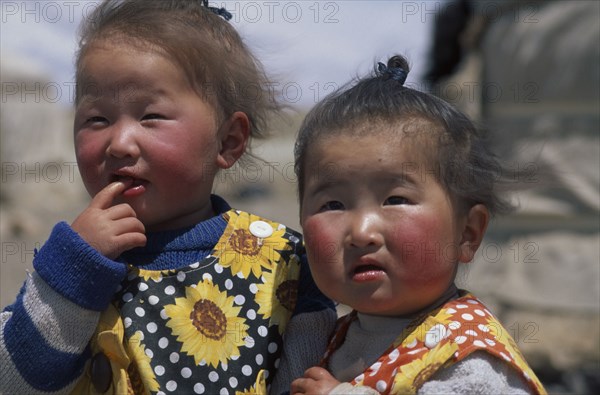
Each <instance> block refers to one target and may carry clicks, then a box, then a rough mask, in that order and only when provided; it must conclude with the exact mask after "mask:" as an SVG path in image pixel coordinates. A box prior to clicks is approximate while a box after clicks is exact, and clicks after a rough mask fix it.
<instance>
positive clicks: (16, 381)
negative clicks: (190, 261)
mask: <svg viewBox="0 0 600 395" xmlns="http://www.w3.org/2000/svg"><path fill="white" fill-rule="evenodd" d="M33 266H34V268H35V269H36V272H35V273H33V275H31V276H28V277H27V279H26V281H25V284H24V285H23V288H22V289H21V291H20V293H19V295H18V296H17V299H16V301H15V303H13V304H12V305H11V306H8V307H7V308H6V309H4V311H3V312H2V331H1V333H0V359H1V361H0V362H1V364H2V369H1V370H2V375H1V376H2V377H0V392H3V393H36V392H38V391H42V392H54V391H59V392H63V391H65V390H67V392H68V388H70V387H72V386H73V385H74V383H75V382H76V381H77V379H78V378H79V377H80V376H81V374H82V373H83V367H84V364H85V362H86V361H87V360H88V359H89V357H90V351H89V341H90V338H91V336H92V335H93V333H94V331H95V328H96V325H97V322H98V318H99V316H100V312H101V311H103V310H105V309H106V308H107V307H108V304H109V303H110V301H111V299H112V297H113V294H114V292H115V291H116V289H117V287H118V285H119V283H120V282H121V280H122V279H123V278H124V276H125V275H126V271H127V269H126V266H125V265H124V264H122V263H118V262H114V261H112V260H110V259H107V258H106V257H104V256H102V255H101V254H100V253H98V252H97V251H96V250H95V249H93V248H92V247H91V246H90V245H88V244H87V243H86V242H85V241H84V240H83V239H82V238H81V237H80V236H79V235H78V234H77V233H76V232H75V231H73V230H72V229H71V227H70V226H69V225H67V224H66V223H64V222H61V223H59V224H57V225H56V226H55V227H54V229H53V230H52V233H51V234H50V237H49V239H48V241H47V242H46V243H45V244H44V246H43V247H42V248H41V249H40V251H39V252H38V253H37V254H36V255H35V257H34V261H33Z"/></svg>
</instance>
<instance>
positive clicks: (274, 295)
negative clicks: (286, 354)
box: [256, 255, 300, 334]
mask: <svg viewBox="0 0 600 395" xmlns="http://www.w3.org/2000/svg"><path fill="white" fill-rule="evenodd" d="M299 273H300V263H299V261H298V256H295V255H293V256H292V257H291V258H290V260H289V262H288V263H287V264H279V265H278V266H277V267H275V269H274V270H273V271H272V272H268V271H264V272H263V279H264V283H263V284H261V285H259V286H258V292H257V293H256V302H257V303H258V304H259V306H260V309H259V310H258V314H261V315H263V316H264V317H265V318H270V320H269V323H270V324H271V325H277V326H278V330H279V333H280V334H283V331H284V330H285V327H286V324H287V322H288V320H289V318H290V316H291V315H292V312H293V311H294V308H295V307H296V300H297V297H298V275H299Z"/></svg>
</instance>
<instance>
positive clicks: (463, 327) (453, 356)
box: [321, 291, 546, 394]
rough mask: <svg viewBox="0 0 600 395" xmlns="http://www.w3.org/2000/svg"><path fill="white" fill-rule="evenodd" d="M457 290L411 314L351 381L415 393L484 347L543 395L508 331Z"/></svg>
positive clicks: (339, 334)
mask: <svg viewBox="0 0 600 395" xmlns="http://www.w3.org/2000/svg"><path fill="white" fill-rule="evenodd" d="M461 294H462V295H463V296H462V297H460V298H458V299H456V300H452V301H450V302H448V303H446V304H445V305H443V306H442V307H440V308H439V309H437V310H435V311H432V312H431V313H429V314H426V315H423V316H420V317H418V318H416V319H415V320H414V321H413V322H412V323H411V324H409V325H408V327H407V328H406V329H405V330H404V331H403V333H402V334H401V335H400V336H399V337H398V338H397V339H396V340H395V341H394V343H393V344H392V345H391V346H390V347H389V348H388V349H387V350H386V352H385V353H384V354H383V355H382V356H381V357H380V358H379V359H378V360H377V361H376V362H375V363H374V364H373V365H371V366H370V367H369V368H368V369H367V370H366V371H364V372H363V373H362V374H360V375H359V376H358V377H356V378H355V379H354V380H353V381H352V382H351V384H353V385H356V386H369V387H371V388H373V389H376V390H377V391H379V392H380V393H381V394H406V393H416V391H417V390H418V389H419V388H420V387H421V385H423V383H425V382H426V381H428V380H429V379H430V378H431V377H432V376H433V374H434V373H435V372H437V371H438V370H439V369H441V368H446V367H448V366H450V365H452V364H455V363H457V362H459V361H461V360H463V359H464V358H466V357H467V356H469V355H470V354H471V353H473V352H475V351H485V352H487V353H489V354H491V355H493V356H495V357H497V358H500V359H502V360H504V361H505V362H506V363H508V364H509V365H510V366H512V367H513V368H514V369H515V370H516V371H518V372H519V373H520V374H521V375H522V377H523V378H524V379H525V381H526V382H527V383H528V384H529V387H530V389H531V391H532V392H533V393H537V394H545V393H546V391H545V390H544V387H543V386H542V384H541V383H540V381H539V380H538V378H537V377H536V375H535V374H534V373H533V371H532V370H531V368H530V367H529V365H527V362H526V361H525V359H524V358H523V355H522V354H521V352H520V351H519V349H518V347H517V345H516V343H515V341H514V340H513V338H512V337H511V336H510V334H509V333H508V331H507V330H506V329H505V328H504V327H503V326H502V325H501V324H500V322H499V321H498V320H497V319H496V318H495V317H494V316H493V315H492V313H490V312H489V310H488V309H487V308H486V307H485V306H484V305H483V303H481V302H480V301H479V300H478V299H477V298H475V297H474V296H473V295H471V294H469V293H466V292H465V291H461ZM355 318H356V312H355V311H353V312H352V313H350V314H348V315H346V316H344V317H342V318H340V319H339V320H338V327H337V331H336V333H335V334H334V336H333V337H332V339H331V341H330V344H329V347H328V349H327V352H326V353H325V356H324V357H323V360H322V361H321V366H327V361H328V359H329V357H330V355H331V354H332V353H333V351H335V350H337V349H338V348H339V347H340V346H341V344H342V343H343V341H344V339H345V337H346V332H347V331H348V328H349V326H350V324H351V323H352V321H353V320H354V319H355Z"/></svg>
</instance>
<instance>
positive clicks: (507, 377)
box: [291, 56, 544, 394]
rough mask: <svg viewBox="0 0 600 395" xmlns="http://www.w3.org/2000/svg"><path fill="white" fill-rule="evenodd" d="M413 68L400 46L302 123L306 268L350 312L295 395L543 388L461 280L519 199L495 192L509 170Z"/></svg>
mask: <svg viewBox="0 0 600 395" xmlns="http://www.w3.org/2000/svg"><path fill="white" fill-rule="evenodd" d="M407 74H408V64H407V62H406V60H405V59H404V58H402V57H400V56H394V57H392V58H391V59H390V60H389V61H388V63H387V65H385V64H383V63H379V65H378V68H377V70H376V73H375V75H373V76H372V77H368V78H364V79H362V80H359V81H358V82H356V84H354V85H353V86H351V87H349V88H345V89H342V90H340V91H338V92H337V93H334V94H332V95H331V96H329V97H327V98H325V99H324V100H323V101H322V102H321V103H319V104H318V105H317V106H316V107H315V108H314V109H313V110H311V112H310V113H309V114H308V115H307V117H306V119H305V121H304V123H303V124H302V126H301V129H300V133H299V136H298V139H297V142H296V150H295V159H296V173H297V176H298V182H299V197H300V202H301V225H302V228H303V230H304V235H305V242H306V250H307V255H308V260H309V264H310V267H311V270H312V273H313V276H314V279H315V282H316V283H317V285H318V286H319V288H320V289H321V290H322V291H323V293H325V295H327V296H329V297H330V298H332V299H333V300H335V301H338V302H340V303H343V304H346V305H348V306H350V307H351V308H352V309H353V310H352V312H351V313H350V314H348V315H346V316H344V317H342V318H340V320H339V321H338V325H337V328H336V330H335V332H334V334H333V336H332V338H331V341H330V344H329V346H328V350H327V352H326V353H325V355H324V358H323V360H322V361H321V363H320V365H319V366H315V367H312V368H311V369H308V370H307V371H306V372H305V374H304V375H303V377H301V378H299V379H297V380H295V381H294V382H293V383H292V387H291V388H292V393H294V394H300V393H311V394H406V393H418V394H429V393H435V394H493V393H495V394H529V393H537V394H540V393H544V388H543V387H542V384H541V383H540V381H539V380H538V379H537V377H536V376H535V374H534V373H533V371H532V370H531V368H530V367H529V366H528V365H527V363H526V361H525V360H524V358H523V356H522V355H521V353H520V352H519V349H518V348H517V345H516V344H515V342H514V340H513V339H512V338H511V337H510V335H509V334H508V331H507V330H506V329H505V328H504V327H503V326H502V325H501V324H500V323H499V321H498V320H497V319H496V318H495V317H494V315H493V314H492V313H491V312H490V311H489V310H488V309H487V308H486V306H485V305H484V304H483V303H482V302H481V301H480V300H478V299H477V298H476V297H475V296H474V295H472V294H470V293H469V292H468V291H465V290H461V289H458V288H457V287H456V286H455V284H454V280H455V276H456V273H457V268H458V265H459V264H460V263H467V262H470V261H471V260H472V259H473V256H474V254H475V252H476V251H477V249H478V247H479V245H480V243H481V241H482V238H483V236H484V234H485V231H486V227H487V224H488V220H489V217H490V215H491V214H494V213H499V212H504V211H507V210H508V209H509V208H510V205H509V204H508V203H507V202H505V201H504V200H502V199H500V198H499V197H498V196H497V188H498V182H501V181H504V177H505V176H506V174H508V173H503V168H502V167H500V165H499V164H498V161H497V160H496V159H495V157H494V155H492V153H491V152H490V150H489V149H488V148H487V147H486V145H485V144H484V140H483V136H482V135H481V134H480V133H479V132H478V131H477V130H476V129H475V127H474V126H473V124H472V123H471V122H470V121H469V120H468V119H467V118H466V117H465V116H464V115H463V114H461V113H460V112H458V111H457V110H456V109H454V108H453V107H452V106H450V105H448V104H447V103H445V102H443V101H442V100H439V99H438V98H436V97H434V96H432V95H429V94H426V93H422V92H419V91H416V90H414V89H411V88H408V87H405V86H404V82H405V80H406V77H407ZM507 181H508V180H507Z"/></svg>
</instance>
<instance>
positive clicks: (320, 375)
mask: <svg viewBox="0 0 600 395" xmlns="http://www.w3.org/2000/svg"><path fill="white" fill-rule="evenodd" d="M304 377H305V378H307V379H313V380H322V379H324V378H329V377H331V374H329V372H328V371H327V370H326V369H323V368H321V367H319V366H313V367H312V368H308V369H306V371H305V372H304Z"/></svg>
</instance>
